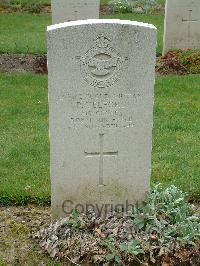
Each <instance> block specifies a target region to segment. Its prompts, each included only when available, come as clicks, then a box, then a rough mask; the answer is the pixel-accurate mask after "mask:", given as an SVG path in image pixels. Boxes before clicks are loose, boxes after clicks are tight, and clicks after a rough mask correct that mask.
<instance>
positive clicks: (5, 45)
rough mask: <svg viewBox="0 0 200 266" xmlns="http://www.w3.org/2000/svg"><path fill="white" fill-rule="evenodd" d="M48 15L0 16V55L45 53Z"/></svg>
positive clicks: (48, 23)
mask: <svg viewBox="0 0 200 266" xmlns="http://www.w3.org/2000/svg"><path fill="white" fill-rule="evenodd" d="M50 24H51V18H50V15H49V14H1V15H0V36H1V38H0V53H46V50H47V48H46V27H47V25H50Z"/></svg>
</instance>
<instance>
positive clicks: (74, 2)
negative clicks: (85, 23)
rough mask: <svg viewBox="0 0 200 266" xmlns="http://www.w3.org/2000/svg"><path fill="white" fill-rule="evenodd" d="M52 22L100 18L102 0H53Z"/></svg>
mask: <svg viewBox="0 0 200 266" xmlns="http://www.w3.org/2000/svg"><path fill="white" fill-rule="evenodd" d="M51 6H52V8H51V9H52V24H57V23H61V22H66V21H72V20H81V19H98V18H99V8H100V0H51Z"/></svg>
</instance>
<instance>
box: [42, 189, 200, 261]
mask: <svg viewBox="0 0 200 266" xmlns="http://www.w3.org/2000/svg"><path fill="white" fill-rule="evenodd" d="M37 237H38V238H40V239H41V242H40V243H41V246H42V247H43V248H44V249H45V250H46V251H47V252H48V253H49V254H50V255H51V257H53V258H55V257H59V258H60V259H62V260H63V259H67V260H70V261H71V262H72V263H75V264H77V263H92V265H99V263H100V264H102V263H111V264H112V265H113V264H114V265H164V263H165V262H166V261H167V262H168V264H167V265H181V263H182V262H183V261H184V263H186V264H187V265H198V264H196V263H199V261H200V253H199V251H200V217H199V215H198V214H195V210H194V207H193V206H192V205H191V204H189V203H188V202H187V200H186V194H185V193H183V192H182V191H181V190H179V189H178V188H177V187H175V186H170V187H168V188H166V189H163V188H162V186H161V185H156V186H155V188H154V189H153V190H152V192H151V193H150V194H149V195H148V196H147V197H146V200H145V201H144V202H143V204H142V205H140V207H139V208H135V209H133V210H132V211H131V212H130V213H121V214H120V213H118V212H113V213H110V214H107V215H106V217H104V218H102V217H97V216H96V215H95V213H93V212H89V213H87V214H78V213H77V212H73V213H72V214H71V216H70V217H67V218H64V219H61V220H59V221H57V222H56V223H54V224H51V225H50V226H49V227H48V228H46V229H42V230H40V232H38V234H37ZM177 262H178V263H179V262H180V264H177Z"/></svg>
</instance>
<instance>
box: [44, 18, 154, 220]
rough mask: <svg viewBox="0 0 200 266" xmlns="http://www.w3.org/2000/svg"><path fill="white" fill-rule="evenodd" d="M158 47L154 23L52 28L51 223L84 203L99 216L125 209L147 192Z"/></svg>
mask: <svg viewBox="0 0 200 266" xmlns="http://www.w3.org/2000/svg"><path fill="white" fill-rule="evenodd" d="M155 50H156V28H155V27H154V26H153V25H149V24H144V23H139V22H133V21H120V20H84V21H77V22H67V23H63V24H59V25H53V26H50V27H48V70H49V110H50V142H51V179H52V211H53V217H54V218H56V217H59V216H64V215H65V213H69V212H70V210H72V209H73V208H75V207H77V206H78V210H79V211H80V212H82V211H85V210H86V209H87V206H88V205H87V204H91V205H92V206H94V207H95V208H96V210H99V211H100V210H101V212H104V211H106V209H108V208H109V207H110V208H111V207H113V206H114V207H116V205H117V204H124V206H125V208H126V207H127V204H134V203H135V202H136V201H141V200H142V199H143V198H144V196H145V193H146V192H147V191H148V190H149V183H150V174H151V147H152V124H153V95H154V93H153V91H154V72H155V69H154V68H155V57H156V56H155V54H156V52H155ZM106 204H107V205H106ZM112 204H113V205H112ZM63 206H65V209H64V211H65V213H64V212H63V208H64V207H63Z"/></svg>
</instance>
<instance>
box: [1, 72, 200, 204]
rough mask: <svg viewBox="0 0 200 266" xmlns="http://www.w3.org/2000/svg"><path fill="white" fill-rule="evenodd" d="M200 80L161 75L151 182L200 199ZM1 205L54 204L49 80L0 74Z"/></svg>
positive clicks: (156, 95) (156, 109) (155, 120)
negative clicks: (51, 189)
mask: <svg viewBox="0 0 200 266" xmlns="http://www.w3.org/2000/svg"><path fill="white" fill-rule="evenodd" d="M199 82H200V76H199V75H193V76H185V77H159V78H157V81H156V89H155V109H154V134H153V158H152V162H153V163H152V183H155V182H161V183H163V184H164V185H168V184H175V185H177V186H178V187H180V188H182V189H183V190H185V191H187V192H189V194H190V196H193V197H200V170H199V169H200V165H199V164H200V156H199V149H200V147H199V143H200V139H199V138H200V135H199V132H200V121H199V117H200V104H199V103H200V86H199ZM0 88H1V89H0V98H1V102H0V109H1V110H0V112H1V121H0V132H1V133H0V149H1V160H0V203H2V204H11V203H27V202H34V203H47V202H49V200H50V179H49V142H48V104H47V77H46V76H41V75H33V74H21V75H14V74H13V75H6V74H0Z"/></svg>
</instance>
